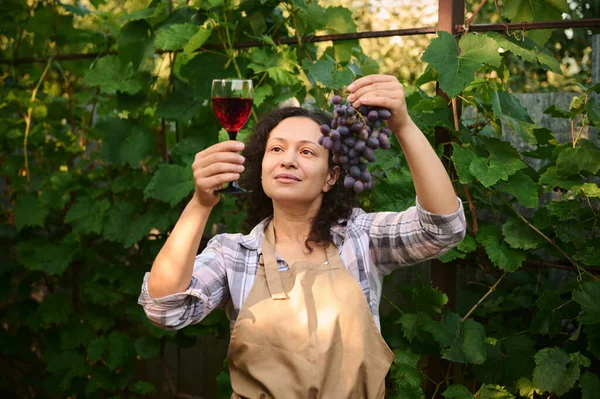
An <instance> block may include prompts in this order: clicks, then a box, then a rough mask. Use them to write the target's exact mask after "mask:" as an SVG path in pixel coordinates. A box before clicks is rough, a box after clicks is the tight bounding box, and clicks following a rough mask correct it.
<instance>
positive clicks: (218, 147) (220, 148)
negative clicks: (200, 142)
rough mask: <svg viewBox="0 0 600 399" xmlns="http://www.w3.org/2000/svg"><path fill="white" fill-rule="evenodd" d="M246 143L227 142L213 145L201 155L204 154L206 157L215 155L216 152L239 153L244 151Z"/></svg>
mask: <svg viewBox="0 0 600 399" xmlns="http://www.w3.org/2000/svg"><path fill="white" fill-rule="evenodd" d="M244 146H245V145H244V143H242V142H241V141H236V140H227V141H223V142H221V143H217V144H214V145H211V146H210V147H208V148H207V149H205V150H204V151H201V152H199V154H204V156H206V155H209V154H213V153H215V152H238V151H242V150H243V149H244Z"/></svg>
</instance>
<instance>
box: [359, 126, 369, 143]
mask: <svg viewBox="0 0 600 399" xmlns="http://www.w3.org/2000/svg"><path fill="white" fill-rule="evenodd" d="M358 138H359V139H361V140H363V141H366V140H367V139H368V138H369V131H368V130H367V129H361V130H360V131H359V132H358Z"/></svg>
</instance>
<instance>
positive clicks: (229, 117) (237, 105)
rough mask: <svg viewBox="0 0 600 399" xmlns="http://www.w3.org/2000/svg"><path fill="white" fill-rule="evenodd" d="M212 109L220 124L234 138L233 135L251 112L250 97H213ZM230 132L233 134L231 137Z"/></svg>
mask: <svg viewBox="0 0 600 399" xmlns="http://www.w3.org/2000/svg"><path fill="white" fill-rule="evenodd" d="M212 106H213V110H214V111H215V115H216V116H217V119H218V120H219V123H221V126H223V128H224V129H225V130H227V132H228V133H229V138H230V139H231V140H235V135H237V132H239V131H240V129H241V128H242V126H244V125H245V124H246V121H247V120H248V117H249V116H250V113H251V112H252V99H251V98H241V97H213V99H212ZM232 134H233V135H234V136H233V137H231V136H232Z"/></svg>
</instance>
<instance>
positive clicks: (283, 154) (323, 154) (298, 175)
mask: <svg viewBox="0 0 600 399" xmlns="http://www.w3.org/2000/svg"><path fill="white" fill-rule="evenodd" d="M320 136H321V132H320V130H319V125H318V124H317V123H316V122H315V121H313V120H312V119H310V118H306V117H301V116H294V117H290V118H286V119H284V120H283V121H281V122H280V123H279V124H278V125H277V126H276V127H275V128H274V129H273V130H272V131H271V133H270V134H269V137H268V139H267V146H266V148H265V155H264V157H263V161H262V185H263V190H264V191H265V194H267V196H268V197H269V198H271V199H272V200H274V201H280V202H283V201H285V202H290V201H291V202H295V203H312V202H313V201H314V200H316V199H317V198H318V197H319V196H321V195H322V194H323V193H324V192H327V191H329V190H330V189H331V185H333V184H334V183H335V178H332V177H331V176H330V175H329V167H328V165H329V164H328V156H329V151H328V150H326V149H325V148H323V146H321V145H319V144H318V142H317V141H318V140H319V137H320Z"/></svg>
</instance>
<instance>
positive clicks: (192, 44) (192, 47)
mask: <svg viewBox="0 0 600 399" xmlns="http://www.w3.org/2000/svg"><path fill="white" fill-rule="evenodd" d="M211 34H212V28H207V27H200V28H199V29H198V31H197V32H196V33H195V34H194V36H192V37H191V38H190V40H189V41H188V42H187V43H186V45H185V46H183V53H184V54H185V55H186V56H187V58H188V60H189V59H192V58H193V57H195V56H196V55H198V52H197V50H198V49H199V48H200V47H202V45H203V44H204V43H206V41H207V40H208V38H209V37H210V35H211Z"/></svg>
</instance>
